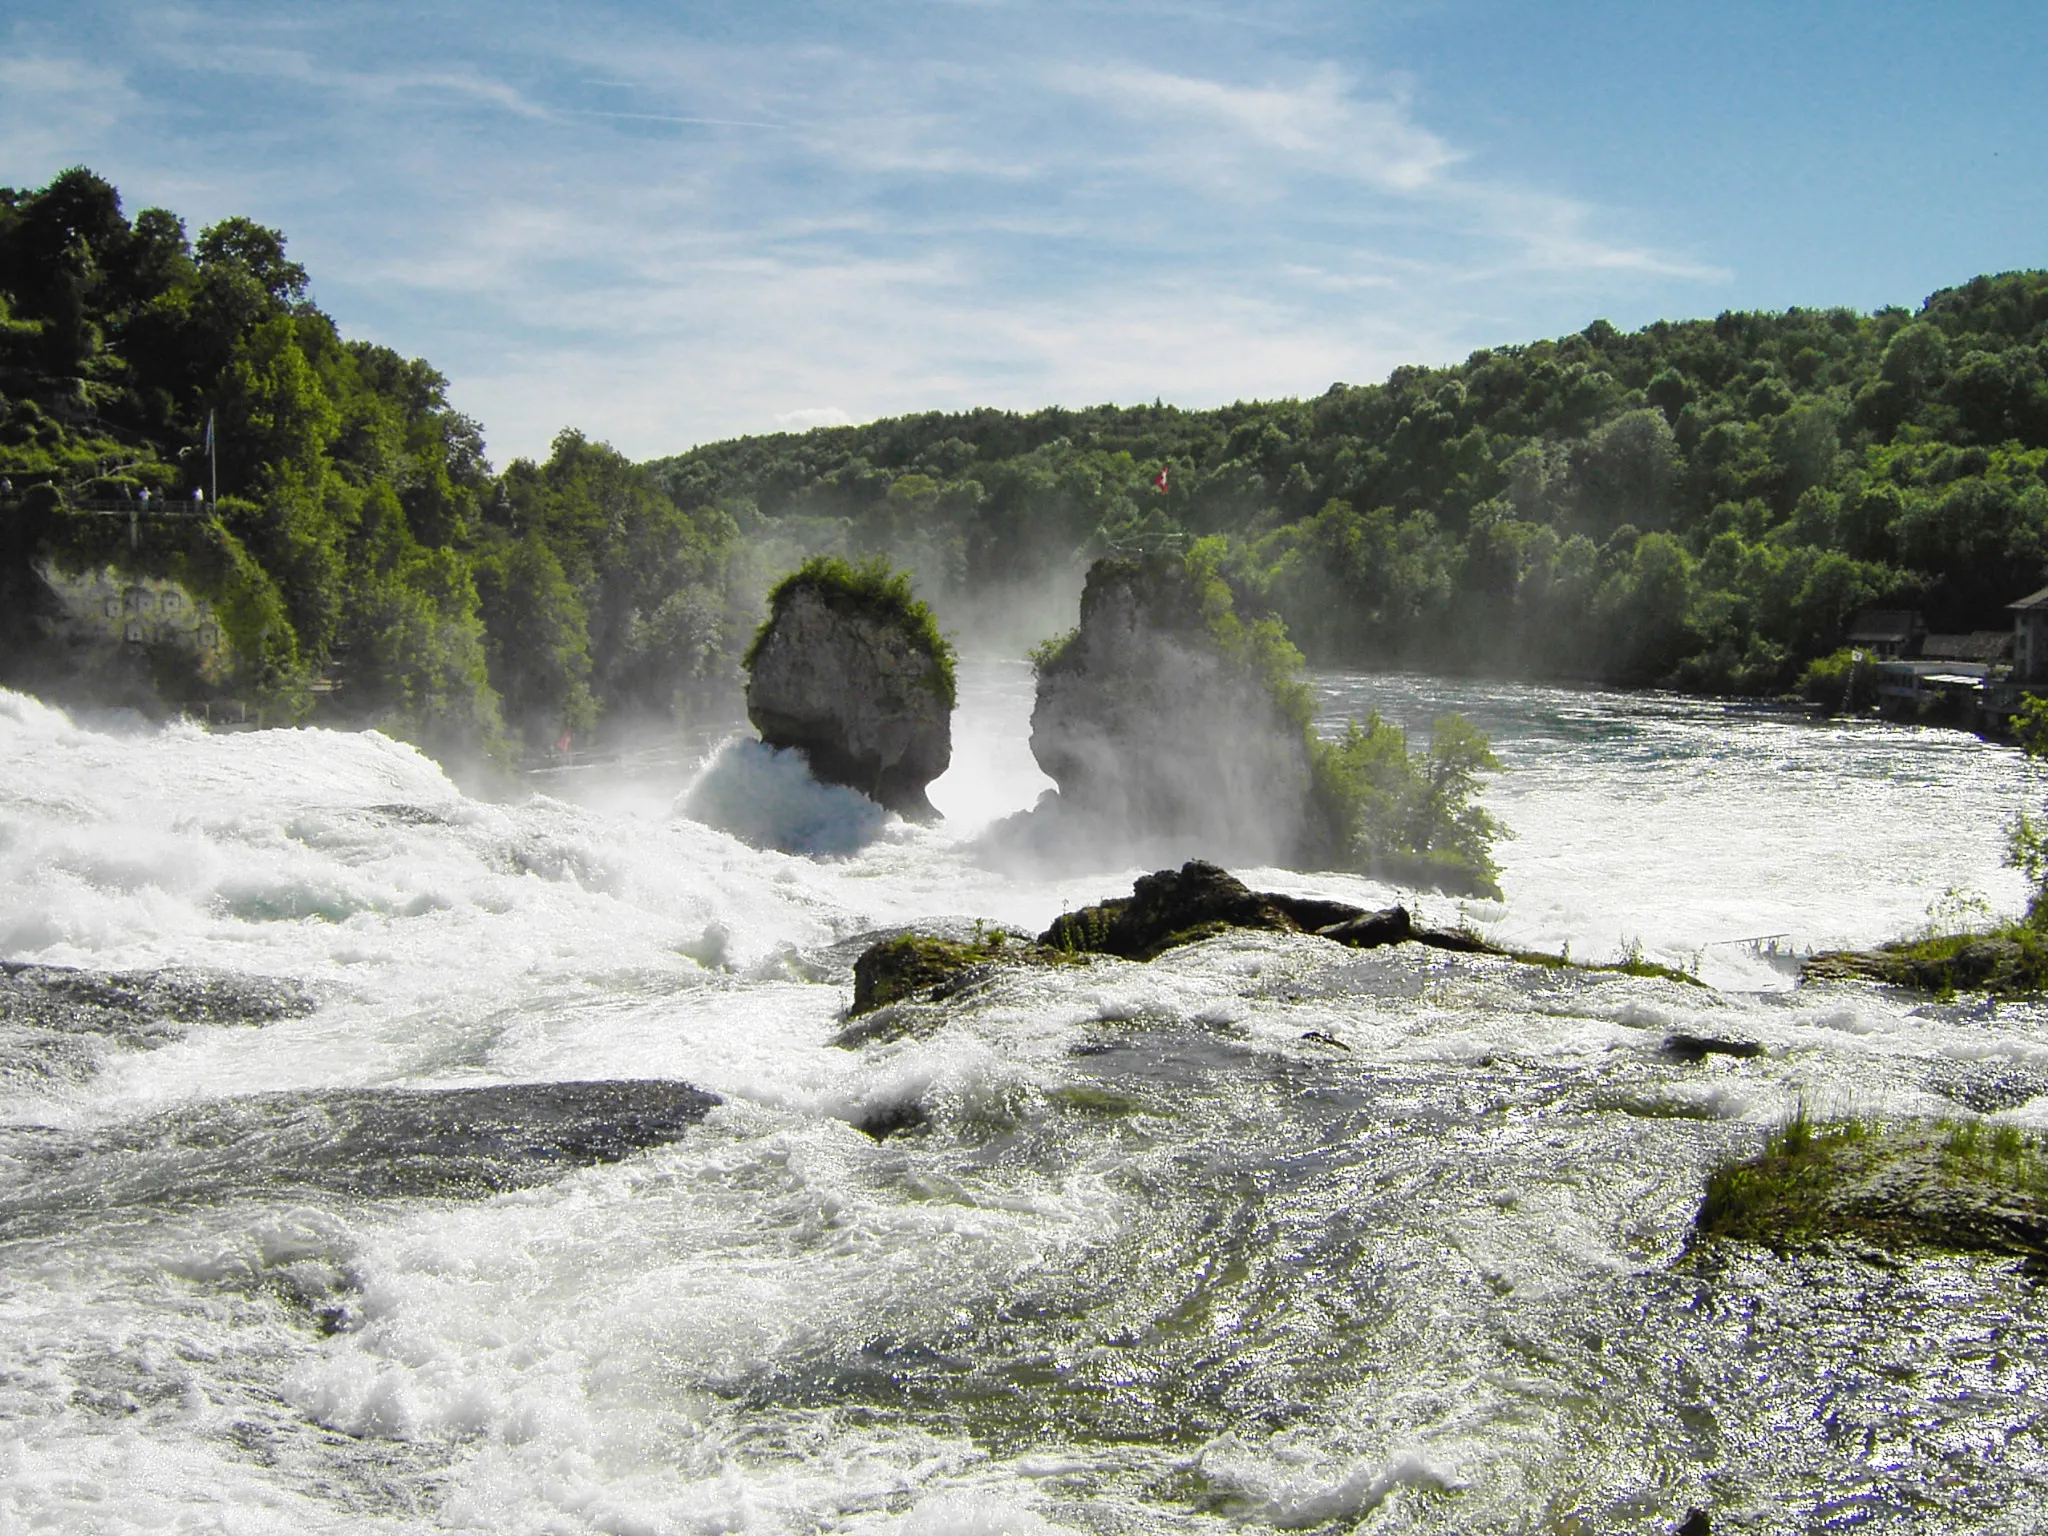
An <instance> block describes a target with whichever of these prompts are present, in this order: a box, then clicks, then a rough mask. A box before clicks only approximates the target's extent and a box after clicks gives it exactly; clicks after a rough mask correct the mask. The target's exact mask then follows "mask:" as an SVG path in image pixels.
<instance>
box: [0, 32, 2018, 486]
mask: <svg viewBox="0 0 2048 1536" xmlns="http://www.w3.org/2000/svg"><path fill="white" fill-rule="evenodd" d="M2043 60H2048V6H2044V5H2042V4H2040V3H2039V0H2031V3H2024V4H2023V3H2010V4H2006V3H1996V4H1994V3H1975V4H1972V3H1969V0H1958V3H1950V4H1945V5H1935V4H1928V3H1915V4H1887V3H1882V0H1871V3H1864V4H1849V3H1825V0H1811V3H1803V4H1802V3H1796V0H1780V3H1776V4H1746V3H1740V4H1696V5H1686V6H1681V5H1675V4H1671V5H1665V4H1642V3H1632V4H1624V3H1618V0H1617V3H1585V4H1565V3H1558V4H1539V3H1507V0H1388V3H1384V4H1380V3H1373V0H1351V3H1343V0H1277V3H1270V4H1262V5H1248V4H1232V3H1224V0H1126V3H1122V4H1108V3H1083V0H866V3H837V0H812V3H775V0H753V3H693V4H652V3H602V0H598V3H578V4H570V3H529V0H495V3H487V0H416V3H412V4H385V3H376V4H370V3H350V0H335V3H313V0H303V3H297V4H277V3H274V0H273V3H269V4H253V3H241V0H221V3H213V0H188V3H185V4H157V3H147V0H133V3H130V0H64V3H61V4H46V3H35V0H9V3H8V4H6V5H5V6H4V7H0V183H6V184H11V185H15V186H22V187H26V186H38V185H41V184H42V183H44V182H45V181H47V180H48V179H49V178H50V177H51V176H52V175H54V174H55V173H56V172H57V171H59V170H61V169H63V168H64V167H66V166H68V165H73V164H86V165H90V166H92V167H93V168H94V169H95V170H97V171H99V172H100V173H101V174H102V175H105V176H107V177H108V178H109V179H111V180H112V181H114V182H115V184H116V185H118V186H119V187H120V188H121V189H122V192H123V195H124V198H125V200H126V204H127V207H128V209H129V211H130V212H131V213H133V212H134V211H136V210H137V209H139V208H142V207H145V206H148V205H150V204H159V205H162V206H166V207H169V208H172V209H174V210H176V211H177V212H179V213H181V214H183V215H184V216H185V217H186V219H187V221H188V224H189V226H190V228H191V229H192V230H193V232H194V233H196V232H197V231H198V229H199V228H200V227H201V226H203V225H204V224H206V223H208V222H211V221H212V220H214V219H217V218H220V217H223V216H226V215H228V214H233V213H241V214H247V215H249V216H251V217H253V218H256V219H258V220H260V221H262V222H263V223H266V224H272V225H275V226H278V227H279V228H281V229H283V230H284V231H285V233H286V235H287V236H288V238H289V240H290V242H291V249H292V253H293V254H294V255H295V256H296V257H297V258H298V259H299V260H301V261H303V262H304V263H306V265H307V266H308V267H309V268H310V269H311V271H312V274H313V289H314V297H315V299H316V300H317V301H318V302H319V303H320V304H321V306H322V307H323V308H325V309H326V310H327V311H328V312H329V313H330V314H332V315H333V316H334V317H335V318H336V320H337V321H338V322H339V323H340V325H341V327H342V329H343V331H344V332H345V333H346V334H348V335H350V336H355V337H365V338H369V339H372V340H376V341H381V342H384V343H386V344H387V345H390V346H392V347H395V348H397V349H399V350H400V351H403V352H405V353H408V354H411V355H418V356H424V357H426V358H428V359H429V360H430V361H432V362H433V363H434V364H435V365H436V366H437V367H439V368H440V369H441V370H442V371H443V372H444V373H446V374H447V375H448V376H449V378H450V381H451V386H452V387H451V395H452V398H453V399H454V401H455V403H456V405H457V406H458V407H459V408H461V409H462V410H464V411H467V412H468V413H469V414H471V415H473V416H475V417H477V418H478V419H479V420H480V421H481V422H482V423H483V424H484V427H485V431H486V435H487V437H488V439H489V442H490V444H491V448H492V452H493V456H494V457H495V458H496V459H498V460H499V461H500V462H501V463H502V462H504V461H505V460H507V459H509V458H510V457H511V456H512V455H514V454H540V453H544V452H545V451H546V446H547V443H548V440H549V439H550V438H551V437H552V436H553V434H554V433H555V432H556V431H557V430H558V429H560V428H562V427H564V426H576V427H579V428H581V429H583V430H584V431H586V432H588V433H590V434H591V435H592V436H595V437H600V438H604V439H606V440H608V441H610V442H613V443H615V444H616V445H617V446H619V447H620V448H621V449H623V450H625V451H626V452H628V453H631V454H633V455H634V456H636V457H644V456H652V455H655V454H659V453H666V452H672V451H676V450H679V449H681V448H684V447H687V446H689V445H690V444H692V443H696V442H702V441H708V440H712V439H717V438H722V437H729V436H734V435H737V434H740V433H745V432H759V431H774V430H778V429H780V428H785V427H801V426H806V425H813V424H817V423H821V422H836V421H844V420H867V419H870V418H872V417H875V416H881V415H892V414H896V413H899V412H905V411H914V410H926V409H950V408H958V407H966V406H972V405H982V404H986V405H997V406H1006V407H1014V408H1020V409H1028V408H1033V407H1036V406H1040V405H1047V404H1064V405H1084V404H1089V403H1093V402H1096V401H1101V400H1118V401H1137V400H1151V399H1153V398H1154V397H1163V398H1165V399H1167V400H1169V401H1174V402H1178V403H1181V404H1185V405H1194V406H1199V405H1213V404H1218V403H1222V402H1226V401H1230V400H1234V399H1250V398H1270V397H1274V396H1280V395H1300V394H1314V393H1319V392H1320V391H1321V390H1323V389H1324V388H1326V387H1327V386H1328V385H1329V384H1330V383H1331V382H1332V381H1335V380H1346V381H1351V382H1366V381H1370V380H1375V379H1379V378H1383V377H1384V376H1385V375H1386V373H1387V372H1388V370H1389V369H1391V368H1393V367H1395V366H1397V365H1399V364H1402V363H1418V362H1419V363H1444V362H1450V361H1454V360H1456V359H1459V358H1462V357H1464V356H1465V355H1466V354H1467V353H1469V352H1470V351H1472V350H1473V349H1474V348H1476V347H1481V346H1487V345H1494V344H1500V343H1505V342H1515V341H1527V340H1533V339H1535V338H1537V337H1541V336H1549V335H1558V334H1563V333H1565V332H1568V331H1573V330H1577V329H1579V328H1580V327H1582V326H1584V325H1585V324H1586V323H1587V322H1588V321H1590V320H1592V319H1594V318H1596V317H1605V318H1607V319H1609V320H1611V321H1613V322H1614V323H1615V324H1617V325H1621V326H1624V327H1633V326H1636V325H1640V324H1643V323H1645V322H1647V321H1649V320H1653V319H1657V318H1659V317H1672V318H1679V317H1686V316H1694V315H1710V314H1714V313H1717V312H1719V311H1721V310H1723V309H1731V308H1734V309H1744V308H1766V309H1768V308H1783V307H1785V306H1787V305H1793V304H1810V305H1833V304H1847V305H1851V306H1854V307H1857V308H1862V309H1868V308H1873V307H1877V306H1880V305H1884V304H1890V303H1899V304H1907V305H1912V304H1917V303H1918V302H1919V301H1920V300H1921V299H1922V298H1923V297H1925V296H1926V294H1927V293H1929V292H1930V291H1932V290H1933V289H1935V288H1938V287H1941V286H1944V285H1947V284H1950V283H1954V282H1960V281H1963V280H1965V279H1967V278H1968V277H1971V276H1973V275H1975V274H1976V273H1978V272H1983V271H2002V270H2007V269H2010V268H2014V267H2023V266H2042V265H2048V177H2044V176H2043V174H2042V168H2043V166H2044V165H2048V154H2044V150H2048V86H2044V85H2043V83H2042V81H2041V78H2040V74H2039V69H2040V65H2041V63H2042V61H2043Z"/></svg>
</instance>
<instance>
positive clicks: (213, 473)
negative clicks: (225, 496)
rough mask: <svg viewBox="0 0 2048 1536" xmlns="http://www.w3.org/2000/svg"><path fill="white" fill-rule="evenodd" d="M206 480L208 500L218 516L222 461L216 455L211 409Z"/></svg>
mask: <svg viewBox="0 0 2048 1536" xmlns="http://www.w3.org/2000/svg"><path fill="white" fill-rule="evenodd" d="M206 480H207V499H208V500H209V501H211V502H212V503H213V510H214V513H215V515H216V516H217V515H218V514H219V512H220V460H219V458H218V457H217V456H216V455H215V453H214V446H213V411H212V409H211V408H210V407H209V408H208V410H207V412H206Z"/></svg>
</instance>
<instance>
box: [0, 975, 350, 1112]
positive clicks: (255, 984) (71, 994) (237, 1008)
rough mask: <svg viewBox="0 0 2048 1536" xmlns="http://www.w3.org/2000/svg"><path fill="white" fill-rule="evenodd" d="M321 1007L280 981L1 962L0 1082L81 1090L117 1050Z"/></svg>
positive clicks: (146, 1048) (270, 1020)
mask: <svg viewBox="0 0 2048 1536" xmlns="http://www.w3.org/2000/svg"><path fill="white" fill-rule="evenodd" d="M318 1001H319V1000H318V998H317V997H315V996H314V994H313V993H312V992H311V991H310V990H308V989H307V988H306V987H304V986H302V985H300V984H299V983H298V982H296V981H292V980H290V979H288V978H285V977H277V976H247V975H240V974H237V973H235V972H232V971H206V970H192V969H184V968H178V967H167V968H165V969H163V970H157V971H85V970H74V969H71V968H70V967H68V966H59V965H31V964H27V963H25V962H21V961H0V1083H4V1082H6V1081H8V1080H10V1079H23V1080H30V1081H35V1080H42V1081H61V1082H85V1081H88V1080H89V1079H91V1078H92V1077H93V1076H94V1075H95V1074H96V1073H98V1072H99V1071H100V1069H101V1068H102V1067H103V1066H104V1065H105V1064H106V1062H107V1061H108V1060H109V1059H110V1058H111V1057H112V1056H113V1055H114V1054H116V1053H118V1052H120V1051H123V1050H137V1051H151V1050H155V1049H157V1048H158V1047H159V1046H164V1045H169V1044H171V1043H172V1042H173V1041H176V1040H182V1039H184V1038H185V1036H186V1035H187V1034H189V1033H190V1032H191V1031H192V1030H193V1029H194V1028H196V1027H200V1026H205V1025H230V1026H243V1027H257V1026H261V1025H264V1024H271V1023H275V1022H276V1021H277V1020H279V1019H290V1018H298V1017H301V1016H303V1015H305V1014H308V1013H311V1012H312V1011H313V1010H314V1008H315V1007H317V1006H318Z"/></svg>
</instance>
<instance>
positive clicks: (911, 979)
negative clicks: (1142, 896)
mask: <svg viewBox="0 0 2048 1536" xmlns="http://www.w3.org/2000/svg"><path fill="white" fill-rule="evenodd" d="M1051 958H1052V957H1051V956H1050V955H1047V954H1043V953H1040V952H1039V946H1037V945H1035V944H1033V943H1032V942H1031V940H1030V939H1028V938H1025V937H1023V936H1022V935H1020V934H1014V933H1009V932H1006V931H1005V930H1003V929H1000V928H994V929H985V930H982V931H979V932H977V933H976V934H975V936H974V937H973V938H970V939H941V938H933V937H929V936H927V935H924V934H916V933H906V934H903V935H901V936H900V937H897V938H893V939H884V940H882V941H881V942H880V943H877V944H872V945H870V946H868V948H867V949H866V950H864V951H863V952H862V953H861V956H860V958H859V959H858V960H856V961H854V962H853V1006H852V1008H850V1009H849V1010H847V1012H848V1017H850V1018H858V1017H860V1015H862V1014H864V1013H871V1012H873V1011H874V1010H875V1009H877V1008H881V1007H884V1006H886V1005H888V1004H890V1003H895V1002H901V1001H902V1000H903V999H905V998H908V997H915V996H917V995H918V994H920V993H932V992H936V991H939V990H941V989H947V988H950V987H953V986H957V985H959V984H963V983H965V982H967V981H970V980H973V979H975V978H977V977H980V976H984V975H991V974H993V973H994V971H995V970H996V969H997V968H999V967H1001V966H1004V965H1035V964H1044V963H1046V962H1047V961H1048V960H1049V959H1051Z"/></svg>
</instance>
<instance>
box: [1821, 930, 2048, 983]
mask: <svg viewBox="0 0 2048 1536" xmlns="http://www.w3.org/2000/svg"><path fill="white" fill-rule="evenodd" d="M1800 974H1801V976H1802V977H1803V978H1804V979H1805V980H1808V981H1879V982H1884V983H1886V984H1887V985H1890V986H1894V987H1910V988H1912V989H1913V990H1915V991H1919V992H1931V993H1933V994H1934V995H1935V996H1937V997H1947V996H1951V995H1953V994H1955V993H1957V992H1988V993H1991V994H1993V995H1997V996H2007V997H2028V996H2034V995H2036V994H2039V993H2043V992H2048V930H2044V929H2042V928H2041V927H2040V926H2039V925H2038V924H2036V923H2034V922H2032V921H2026V922H2017V923H2008V924H2005V925H2004V926H2002V927H1998V928H1992V929H1988V930H1985V931H1983V932H1977V933H1943V934H1935V935H1931V936H1927V937H1922V938H1916V939H1898V940H1895V941H1893V942H1892V943H1889V944H1884V945H1881V946H1879V947H1878V948H1877V949H1874V950H1867V951H1850V950H1838V951H1830V952H1829V953H1826V954H1820V955H1815V956H1814V957H1813V958H1812V959H1811V960H1809V961H1807V962H1806V964H1805V966H1804V967H1802V968H1801V971H1800Z"/></svg>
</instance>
